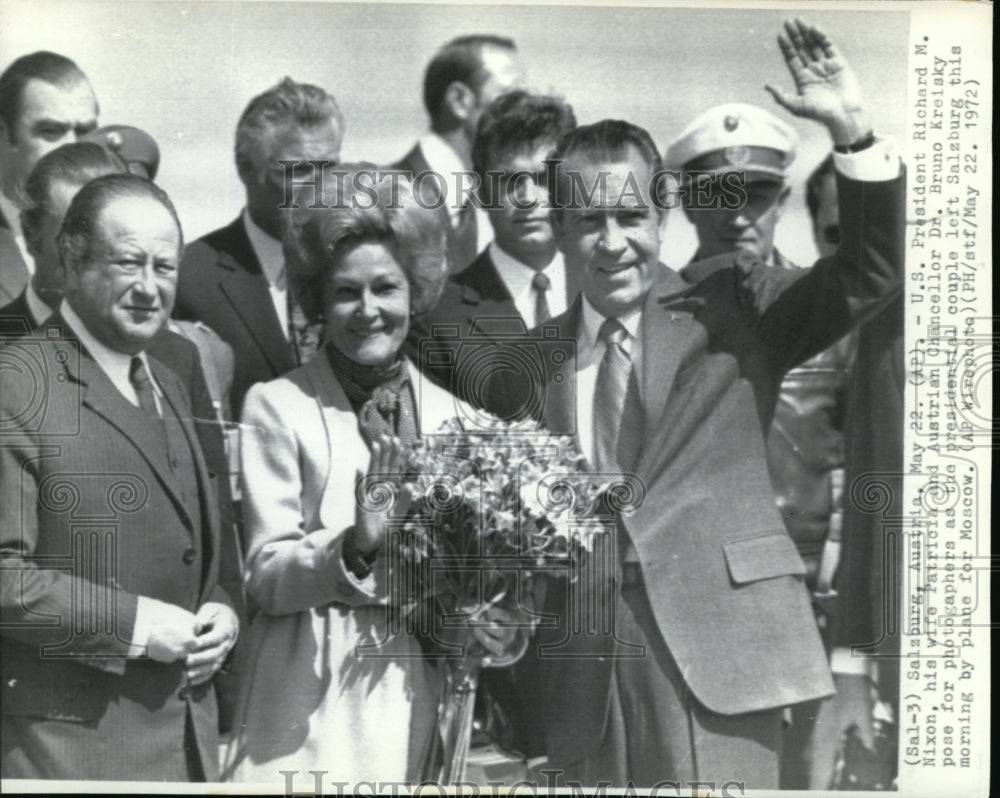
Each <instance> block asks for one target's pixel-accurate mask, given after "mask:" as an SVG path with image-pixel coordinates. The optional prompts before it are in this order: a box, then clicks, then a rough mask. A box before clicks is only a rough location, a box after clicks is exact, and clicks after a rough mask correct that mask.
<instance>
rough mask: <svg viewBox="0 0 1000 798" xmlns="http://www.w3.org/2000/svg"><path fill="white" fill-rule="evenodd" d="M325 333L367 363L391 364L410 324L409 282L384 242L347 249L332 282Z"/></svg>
mask: <svg viewBox="0 0 1000 798" xmlns="http://www.w3.org/2000/svg"><path fill="white" fill-rule="evenodd" d="M323 306H324V307H325V308H326V334H327V337H328V338H329V340H330V342H331V343H332V344H333V345H334V346H335V347H337V349H339V350H340V352H341V354H343V355H345V356H347V357H349V358H350V359H351V360H353V361H354V362H356V363H361V364H362V365H365V366H388V365H389V364H391V363H392V362H393V361H394V360H395V359H396V355H397V353H398V352H399V348H400V346H402V345H403V341H404V340H405V339H406V334H407V332H408V331H409V327H410V283H409V281H408V280H407V279H406V274H405V272H404V271H403V268H402V266H400V265H399V261H398V260H397V259H396V256H395V255H394V254H393V253H392V251H391V250H390V249H389V248H388V247H386V246H385V245H384V244H383V243H381V242H379V241H366V242H363V243H361V244H356V245H355V246H353V247H351V248H350V249H348V250H346V251H345V252H344V253H343V254H342V255H341V256H340V258H339V263H338V264H337V266H336V267H335V269H334V272H333V274H332V275H331V276H330V278H329V279H328V280H327V283H326V288H325V296H324V301H323Z"/></svg>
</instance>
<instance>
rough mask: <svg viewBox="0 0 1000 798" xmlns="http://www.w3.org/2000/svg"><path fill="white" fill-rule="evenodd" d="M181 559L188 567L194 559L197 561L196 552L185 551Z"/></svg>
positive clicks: (192, 550) (191, 550)
mask: <svg viewBox="0 0 1000 798" xmlns="http://www.w3.org/2000/svg"><path fill="white" fill-rule="evenodd" d="M181 559H182V560H184V564H185V565H190V564H191V563H193V562H194V561H195V560H196V559H198V552H197V551H195V550H194V549H185V550H184V555H183V556H182V557H181Z"/></svg>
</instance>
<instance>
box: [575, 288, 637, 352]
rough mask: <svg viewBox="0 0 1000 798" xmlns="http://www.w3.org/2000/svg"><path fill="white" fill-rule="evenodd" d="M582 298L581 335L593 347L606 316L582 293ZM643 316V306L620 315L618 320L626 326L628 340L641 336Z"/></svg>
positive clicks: (597, 340) (595, 344)
mask: <svg viewBox="0 0 1000 798" xmlns="http://www.w3.org/2000/svg"><path fill="white" fill-rule="evenodd" d="M580 299H582V300H583V308H582V310H583V313H582V315H581V320H580V321H581V324H582V326H583V335H582V336H581V338H582V340H583V343H584V344H585V345H586V346H587V347H588V348H589V349H593V348H594V347H595V346H597V344H598V343H599V339H598V337H597V336H598V333H600V331H601V325H602V324H604V319H605V317H604V316H602V315H601V314H600V313H599V312H598V311H597V309H596V308H595V307H594V306H593V305H591V304H590V302H589V300H588V299H587V297H585V296H584V295H583V294H580ZM641 318H642V308H641V307H640V308H636V309H635V310H631V311H629V312H628V313H626V314H625V315H624V316H618V321H619V322H620V323H621V325H622V327H624V328H625V332H627V333H628V340H629V341H634V340H637V339H638V337H639V321H640V320H641Z"/></svg>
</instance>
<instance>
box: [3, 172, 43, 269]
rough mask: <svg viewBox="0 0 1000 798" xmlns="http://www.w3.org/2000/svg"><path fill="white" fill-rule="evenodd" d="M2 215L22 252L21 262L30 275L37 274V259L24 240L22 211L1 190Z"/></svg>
mask: <svg viewBox="0 0 1000 798" xmlns="http://www.w3.org/2000/svg"><path fill="white" fill-rule="evenodd" d="M0 213H3V218H4V220H5V221H6V222H7V225H8V227H9V228H10V232H11V235H13V236H14V243H15V244H17V248H18V250H19V251H20V252H21V260H23V261H24V265H25V268H27V270H28V272H29V273H30V274H34V273H35V259H34V258H33V257H32V256H31V253H30V252H28V245H27V243H26V242H25V240H24V230H23V229H22V228H21V209H20V208H19V207H18V206H17V203H16V202H14V200H12V199H11V198H10V197H8V196H7V195H6V194H4V193H3V190H2V189H0Z"/></svg>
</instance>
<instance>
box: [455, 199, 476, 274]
mask: <svg viewBox="0 0 1000 798" xmlns="http://www.w3.org/2000/svg"><path fill="white" fill-rule="evenodd" d="M478 246H479V237H478V232H477V230H476V211H475V208H473V207H472V206H471V205H464V206H462V210H461V211H459V212H458V213H457V214H456V215H455V218H454V219H453V220H452V225H451V235H450V236H448V269H449V271H450V272H451V273H452V274H454V273H455V272H458V271H461V270H462V269H464V268H465V267H466V266H468V265H469V264H470V263H472V261H474V260H475V259H476V255H477V254H479V253H478V252H477V251H476V249H477V247H478Z"/></svg>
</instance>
